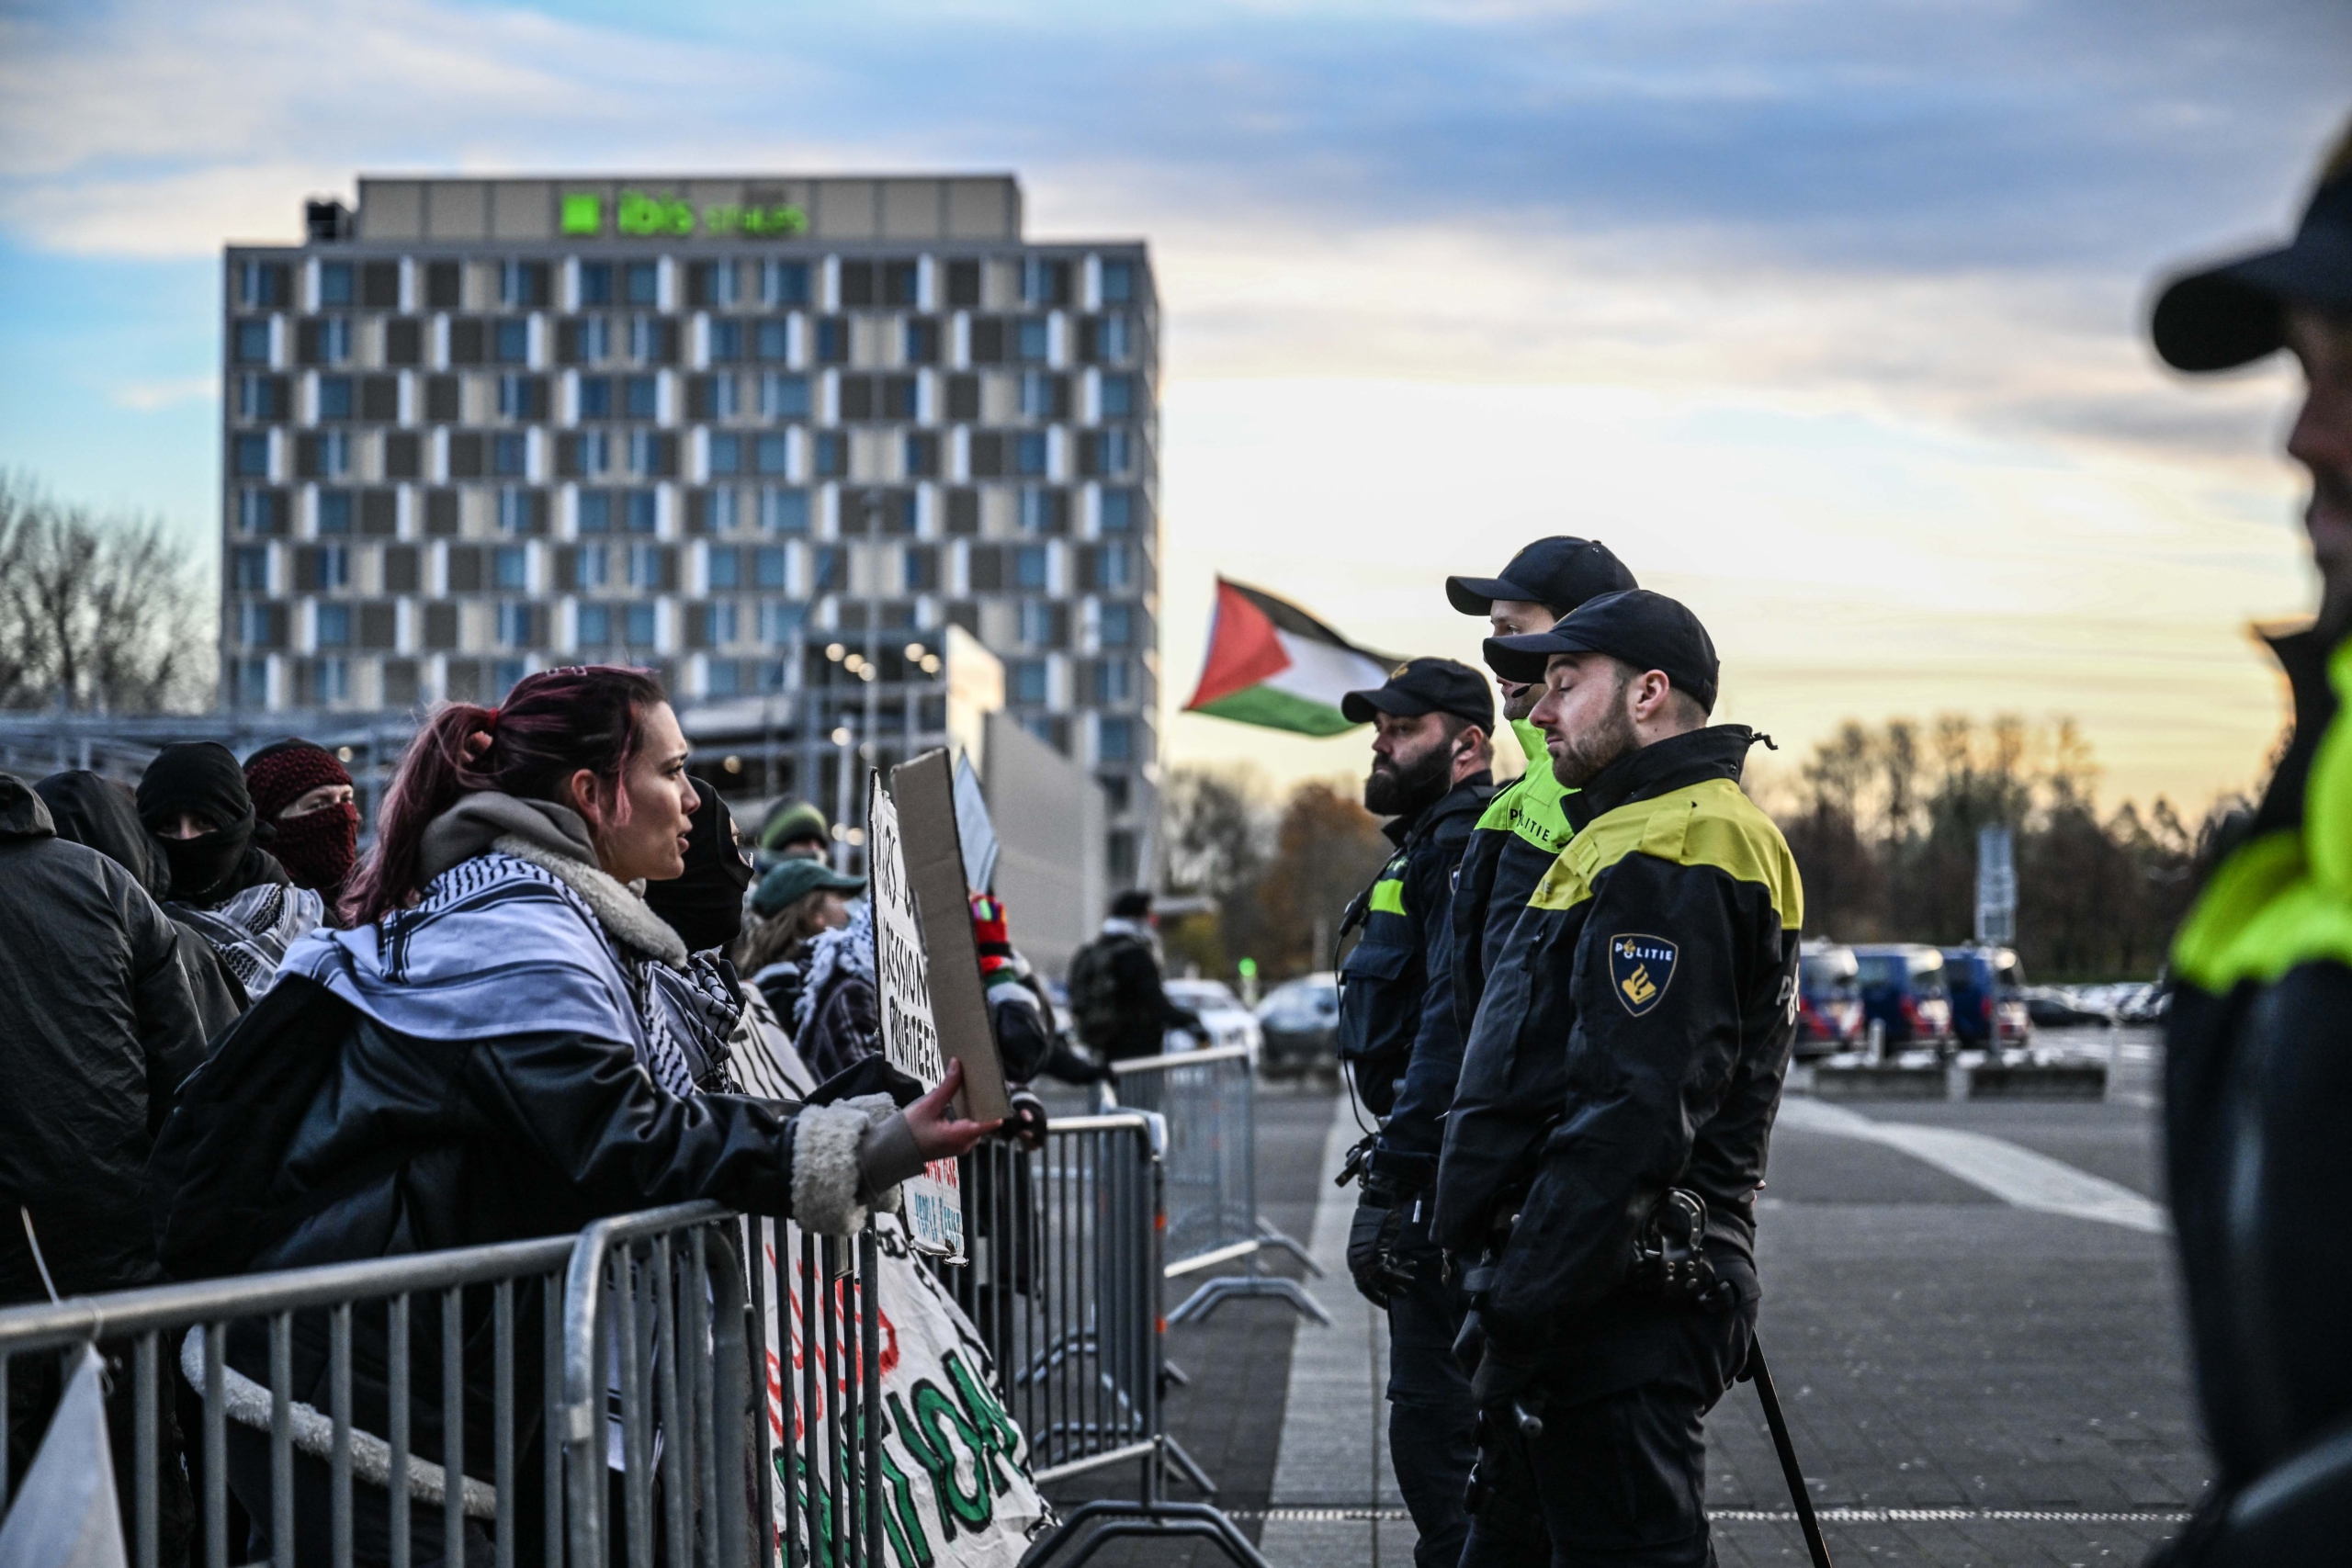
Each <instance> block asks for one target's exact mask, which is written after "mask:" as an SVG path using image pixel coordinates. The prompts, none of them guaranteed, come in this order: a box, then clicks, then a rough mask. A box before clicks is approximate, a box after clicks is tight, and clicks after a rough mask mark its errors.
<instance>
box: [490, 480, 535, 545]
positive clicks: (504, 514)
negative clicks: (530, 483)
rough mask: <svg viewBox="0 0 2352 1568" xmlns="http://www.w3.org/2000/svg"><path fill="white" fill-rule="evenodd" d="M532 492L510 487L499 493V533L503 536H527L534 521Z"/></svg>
mask: <svg viewBox="0 0 2352 1568" xmlns="http://www.w3.org/2000/svg"><path fill="white" fill-rule="evenodd" d="M534 510H535V508H534V507H533V506H532V504H531V492H530V491H527V490H516V489H515V487H514V486H512V485H509V486H507V487H506V488H505V489H504V490H502V491H499V492H498V531H499V532H500V533H502V534H527V533H529V532H530V531H531V525H532V523H533V521H534V518H533V516H532V513H533V512H534Z"/></svg>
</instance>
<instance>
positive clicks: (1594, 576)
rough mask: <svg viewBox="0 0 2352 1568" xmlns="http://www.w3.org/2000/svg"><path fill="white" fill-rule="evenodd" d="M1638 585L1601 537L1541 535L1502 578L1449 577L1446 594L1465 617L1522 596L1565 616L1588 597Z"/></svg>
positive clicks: (1593, 597)
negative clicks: (1545, 537) (1500, 601)
mask: <svg viewBox="0 0 2352 1568" xmlns="http://www.w3.org/2000/svg"><path fill="white" fill-rule="evenodd" d="M1634 586H1635V584H1634V574H1633V573H1632V572H1630V571H1627V570H1625V563H1624V562H1623V561H1621V560H1619V559H1618V558H1616V556H1615V555H1613V554H1611V551H1610V548H1609V547H1608V546H1607V545H1604V544H1602V543H1601V542H1600V540H1599V539H1571V538H1568V537H1566V536H1558V535H1555V536H1553V537H1551V538H1548V539H1538V540H1536V541H1535V542H1534V543H1533V544H1532V545H1530V546H1528V547H1526V548H1525V549H1523V550H1521V551H1520V552H1519V554H1517V555H1515V556H1513V557H1511V558H1510V565H1509V566H1507V567H1505V568H1503V574H1502V575H1501V576H1500V577H1449V578H1447V579H1446V580H1445V596H1446V598H1447V599H1448V600H1449V601H1450V602H1451V603H1452V604H1453V607H1454V608H1455V609H1457V610H1459V611H1461V612H1462V613H1463V614H1464V615H1485V614H1486V613H1487V611H1488V610H1490V609H1492V608H1493V607H1494V603H1495V601H1496V600H1498V599H1523V600H1525V601H1527V602H1528V603H1529V604H1542V605H1544V606H1546V607H1547V608H1549V609H1550V610H1551V612H1552V613H1553V614H1554V615H1566V614H1567V613H1568V612H1569V611H1570V610H1573V609H1575V608H1576V607H1577V605H1579V604H1583V603H1584V602H1585V601H1586V600H1588V599H1597V598H1599V597H1600V595H1601V594H1603V593H1622V592H1624V591H1625V590H1626V589H1628V588H1632V587H1634Z"/></svg>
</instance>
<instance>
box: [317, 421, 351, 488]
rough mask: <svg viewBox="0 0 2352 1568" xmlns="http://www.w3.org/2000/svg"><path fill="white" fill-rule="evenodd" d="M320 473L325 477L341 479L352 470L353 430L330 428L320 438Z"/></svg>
mask: <svg viewBox="0 0 2352 1568" xmlns="http://www.w3.org/2000/svg"><path fill="white" fill-rule="evenodd" d="M318 441H319V474H320V476H321V477H322V478H324V479H341V478H342V477H343V476H344V475H345V474H347V473H349V472H351V432H349V431H347V430H330V431H328V432H326V433H325V434H322V435H321V436H320V437H319V438H318Z"/></svg>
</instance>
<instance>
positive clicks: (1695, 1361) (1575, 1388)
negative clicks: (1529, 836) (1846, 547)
mask: <svg viewBox="0 0 2352 1568" xmlns="http://www.w3.org/2000/svg"><path fill="white" fill-rule="evenodd" d="M1487 662H1488V663H1490V664H1491V665H1492V666H1493V667H1494V668H1495V670H1496V671H1497V672H1498V673H1499V674H1501V675H1502V676H1504V677H1505V678H1507V679H1510V680H1514V681H1528V682H1533V681H1538V680H1540V681H1542V682H1544V687H1545V690H1544V694H1543V697H1542V698H1541V700H1539V701H1538V702H1537V704H1536V705H1535V707H1534V710H1533V713H1532V717H1533V719H1534V721H1535V723H1536V724H1537V725H1538V726H1539V727H1541V728H1543V730H1544V738H1545V744H1546V749H1547V750H1548V752H1549V755H1550V758H1551V761H1552V768H1553V771H1554V773H1555V775H1556V777H1557V778H1558V780H1559V782H1560V783H1561V784H1564V785H1566V786H1567V787H1569V788H1572V789H1575V790H1576V791H1577V793H1576V794H1574V795H1569V796H1567V797H1566V817H1567V820H1568V825H1569V828H1570V829H1571V830H1572V832H1573V835H1574V836H1573V837H1572V838H1571V839H1570V840H1569V841H1568V845H1567V847H1566V849H1565V850H1564V851H1563V852H1561V854H1560V856H1559V858H1558V860H1557V861H1556V862H1555V863H1554V865H1553V867H1552V869H1551V870H1550V871H1548V872H1546V873H1545V874H1544V879H1543V880H1542V881H1541V882H1540V883H1539V884H1537V886H1536V888H1535V891H1534V894H1533V895H1532V897H1531V898H1530V899H1529V902H1528V907H1527V909H1526V912H1525V913H1524V914H1522V915H1521V918H1520V924H1519V927H1518V930H1517V931H1516V933H1515V935H1514V937H1513V939H1512V941H1511V942H1510V948H1509V950H1508V952H1507V953H1505V954H1504V956H1503V958H1502V959H1501V961H1500V963H1499V964H1498V966H1497V968H1496V970H1495V972H1494V973H1493V974H1492V975H1491V976H1489V977H1488V979H1487V990H1486V995H1485V997H1484V998H1483V999H1482V1000H1481V1002H1480V1003H1479V1007H1478V1014H1477V1019H1476V1024H1475V1026H1474V1028H1473V1030H1472V1032H1471V1037H1470V1041H1469V1043H1468V1046H1467V1048H1466V1050H1465V1053H1464V1059H1463V1065H1462V1077H1461V1083H1460V1087H1459V1089H1458V1090H1457V1092H1456V1095H1455V1098H1454V1105H1453V1114H1452V1116H1451V1117H1450V1118H1449V1119H1448V1121H1447V1124H1446V1131H1445V1140H1444V1150H1443V1155H1442V1160H1441V1163H1440V1168H1439V1174H1438V1185H1437V1193H1436V1223H1435V1227H1434V1229H1435V1235H1436V1238H1437V1240H1438V1241H1439V1242H1440V1243H1441V1244H1442V1246H1444V1247H1445V1248H1446V1249H1447V1250H1448V1251H1449V1252H1450V1253H1452V1254H1453V1256H1454V1257H1455V1258H1458V1259H1464V1260H1470V1259H1476V1264H1475V1266H1474V1267H1471V1268H1470V1269H1467V1271H1466V1272H1465V1275H1464V1286H1465V1288H1466V1289H1468V1290H1469V1291H1470V1292H1471V1299H1472V1303H1473V1307H1474V1309H1475V1319H1474V1326H1473V1332H1472V1333H1471V1334H1469V1335H1466V1336H1465V1345H1464V1350H1465V1353H1472V1352H1475V1353H1476V1354H1478V1357H1479V1359H1478V1361H1477V1372H1476V1377H1475V1379H1474V1382H1473V1388H1474V1393H1475V1397H1476V1401H1477V1403H1478V1405H1479V1408H1480V1412H1481V1431H1482V1434H1483V1437H1482V1443H1481V1453H1480V1457H1479V1463H1478V1474H1477V1479H1476V1483H1475V1484H1474V1488H1473V1490H1474V1494H1475V1495H1476V1501H1475V1502H1474V1506H1473V1518H1472V1524H1471V1530H1470V1538H1469V1541H1468V1544H1467V1546H1466V1547H1465V1549H1464V1555H1463V1558H1462V1562H1463V1563H1464V1568H1472V1565H1478V1568H1484V1565H1487V1564H1501V1563H1510V1564H1522V1563H1526V1562H1545V1561H1549V1562H1553V1563H1555V1564H1570V1563H1574V1564H1582V1563H1600V1562H1607V1563H1611V1564H1614V1565H1628V1564H1637V1563H1638V1564H1644V1565H1651V1564H1657V1565H1666V1564H1674V1565H1680V1564H1702V1563H1708V1562H1712V1561H1713V1555H1712V1547H1711V1544H1710V1541H1709V1539H1708V1532H1707V1521H1706V1514H1705V1511H1704V1508H1703V1506H1702V1491H1703V1485H1704V1464H1705V1452H1704V1445H1703V1441H1702V1436H1701V1430H1700V1422H1701V1418H1702V1416H1704V1415H1705V1413H1706V1412H1707V1410H1708V1409H1710V1408H1711V1407H1712V1406H1713V1404H1714V1403H1715V1401H1716V1400H1717V1399H1719V1398H1721V1397H1722V1395H1723V1393H1724V1390H1726V1389H1727V1388H1729V1387H1730V1386H1731V1384H1732V1382H1733V1381H1734V1380H1735V1378H1736V1376H1737V1375H1738V1373H1739V1372H1740V1371H1741V1369H1742V1367H1743V1366H1744V1365H1745V1363H1746V1361H1747V1354H1748V1348H1749V1346H1750V1344H1751V1342H1752V1339H1753V1336H1754V1326H1755V1319H1756V1303H1757V1299H1758V1286H1757V1279H1756V1266H1755V1254H1754V1240H1755V1224H1756V1221H1755V1207H1754V1203H1755V1194H1756V1190H1757V1188H1758V1186H1759V1185H1761V1183H1762V1180H1763V1175H1764V1153H1765V1143H1766V1138H1767V1135H1768V1134H1769V1133H1770V1128H1771V1123H1772V1117H1773V1114H1774V1112H1775V1111H1776V1110H1777V1108H1778V1107H1779V1104H1780V1098H1781V1080H1782V1077H1783V1075H1784V1074H1785V1073H1786V1071H1787V1069H1788V1063H1789V1052H1790V1047H1791V1043H1792V1041H1793V1039H1794V1035H1795V1020H1796V1009H1795V998H1796V971H1797V943H1798V934H1799V928H1800V926H1801V925H1802V923H1803V919H1804V910H1803V892H1802V890H1801V887H1800V885H1799V882H1798V878H1797V871H1796V863H1795V861H1794V859H1793V858H1792V856H1791V855H1790V853H1789V849H1788V845H1787V844H1786V843H1785V842H1784V841H1783V840H1782V839H1781V834H1780V830H1779V829H1776V828H1775V827H1774V826H1773V825H1772V822H1771V819H1770V818H1768V817H1766V816H1765V815H1764V814H1763V813H1762V812H1761V811H1759V810H1758V809H1757V807H1755V805H1754V804H1753V803H1752V802H1750V801H1749V800H1748V799H1747V796H1746V795H1744V794H1742V793H1741V791H1740V787H1739V775H1740V771H1741V768H1742V766H1743V765H1744V763H1745V761H1746V758H1747V750H1748V748H1749V747H1750V746H1751V745H1753V744H1754V743H1755V741H1756V739H1757V737H1756V735H1755V733H1754V732H1753V731H1752V730H1749V729H1747V728H1745V727H1744V726H1738V725H1714V726H1710V725H1709V724H1708V723H1707V716H1708V714H1709V713H1710V712H1711V711H1712V709H1713V705H1714V699H1715V682H1716V675H1717V664H1716V659H1715V652H1714V648H1713V643H1712V641H1711V640H1710V639H1709V637H1708V636H1707V633H1706V629H1705V628H1704V627H1703V626H1701V625H1700V623H1699V620H1698V617H1697V616H1695V615H1692V614H1691V612H1690V610H1688V609H1687V608H1685V607H1684V606H1683V605H1681V604H1678V603H1677V602H1675V601H1674V600H1672V599H1668V598H1667V597H1665V596H1664V595H1662V594H1658V593H1653V592H1648V591H1646V590H1642V589H1634V590H1631V591H1629V592H1623V593H1613V594H1609V595H1606V596H1604V597H1601V598H1598V599H1594V600H1590V601H1589V602H1587V603H1586V604H1583V605H1581V606H1579V607H1578V608H1577V610H1576V611H1575V612H1574V613H1573V614H1571V615H1568V616H1567V617H1566V619H1564V620H1562V621H1561V622H1560V623H1559V624H1558V625H1557V626H1554V627H1553V628H1552V629H1551V630H1549V631H1546V632H1541V633H1536V634H1533V635H1531V636H1516V637H1496V638H1491V639H1489V640H1488V641H1487ZM1547 1537H1548V1546H1547V1545H1546V1538H1547Z"/></svg>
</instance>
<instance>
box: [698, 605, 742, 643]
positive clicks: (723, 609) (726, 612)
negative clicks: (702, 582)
mask: <svg viewBox="0 0 2352 1568" xmlns="http://www.w3.org/2000/svg"><path fill="white" fill-rule="evenodd" d="M702 639H703V641H704V642H705V643H707V644H708V645H709V646H710V647H712V648H724V647H726V646H727V645H728V644H729V643H730V642H733V641H734V640H735V606H734V605H733V604H725V603H721V604H705V605H704V606H703V607H702Z"/></svg>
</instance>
